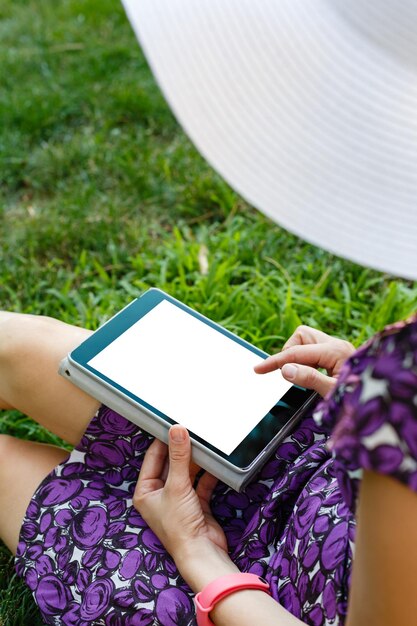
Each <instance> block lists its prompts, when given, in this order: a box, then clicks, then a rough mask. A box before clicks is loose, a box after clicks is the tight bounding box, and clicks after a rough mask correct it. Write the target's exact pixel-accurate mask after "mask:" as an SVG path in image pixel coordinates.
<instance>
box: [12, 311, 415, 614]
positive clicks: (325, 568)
mask: <svg viewBox="0 0 417 626" xmlns="http://www.w3.org/2000/svg"><path fill="white" fill-rule="evenodd" d="M416 328H417V324H416V323H414V325H413V324H412V325H410V326H407V327H405V326H399V327H395V328H394V329H393V328H391V329H389V330H388V331H386V333H385V334H382V335H380V336H377V338H376V339H375V340H374V342H371V343H370V344H368V345H367V346H366V347H364V348H363V349H361V350H360V351H358V352H357V353H356V354H355V355H354V356H353V357H352V358H351V359H350V361H349V362H348V364H347V365H346V367H345V369H344V371H343V372H342V374H341V377H340V384H339V385H338V387H337V389H336V390H335V392H334V394H333V395H332V396H331V397H330V398H329V399H328V400H327V401H325V402H324V403H322V404H321V405H320V406H319V407H318V409H317V412H316V415H315V418H316V421H314V420H313V419H312V418H311V417H308V418H306V419H305V420H304V421H303V422H302V424H301V425H299V427H298V428H297V429H296V430H295V431H294V433H293V434H292V435H291V436H290V437H288V438H287V439H286V440H285V441H284V442H282V443H281V444H280V446H279V447H278V449H277V451H276V453H275V455H274V456H273V457H272V458H271V459H270V460H269V461H268V462H267V463H266V464H265V466H264V467H263V469H262V470H261V472H260V474H259V475H258V477H257V478H256V480H255V481H254V482H253V483H252V484H250V485H249V486H248V487H247V488H246V489H245V491H244V492H243V493H237V492H235V491H233V490H232V489H230V488H228V487H226V486H225V485H223V484H219V485H218V486H217V488H216V490H215V493H214V494H213V498H212V510H213V513H214V515H215V516H216V518H217V519H218V520H219V522H220V524H221V525H222V527H223V529H224V531H225V533H226V536H227V540H228V546H229V552H230V556H231V558H232V559H233V561H234V562H235V563H236V564H237V565H238V566H239V568H240V569H241V570H242V571H251V572H254V573H257V574H259V575H262V576H263V577H264V578H266V580H267V581H268V582H269V583H270V586H271V591H272V595H273V597H274V598H275V599H276V600H277V601H278V602H280V603H281V604H282V605H283V606H284V607H285V608H287V609H288V610H289V611H291V612H292V613H293V614H294V615H296V616H297V617H299V618H300V619H302V620H303V621H304V622H305V623H306V624H311V625H313V626H324V625H326V626H327V625H331V624H343V622H344V618H345V615H346V609H347V594H348V588H349V576H350V570H351V562H352V546H353V542H354V534H355V519H354V514H353V510H354V500H355V493H356V491H355V490H356V488H357V484H356V483H355V481H357V478H358V470H359V469H360V468H361V467H372V468H373V469H375V470H377V471H382V472H383V473H389V474H391V475H394V476H396V477H397V478H399V479H400V480H403V481H404V482H406V483H407V484H408V485H410V486H411V487H412V488H416V486H415V476H416V474H415V465H416V459H417V451H416V447H415V443H416V440H415V432H416V415H415V404H414V403H413V400H412V398H414V395H413V394H412V389H413V388H414V390H415V389H416V387H415V382H416V381H415V376H416V368H415V359H414V360H413V358H412V355H414V356H415V355H416V354H417V332H416ZM410 342H411V343H410ZM410 355H411V356H410ZM368 379H369V380H370V379H372V380H374V381H377V383H374V382H371V383H370V384H368ZM394 404H395V407H394V408H395V410H394V408H393V406H394ZM335 425H336V427H335ZM331 430H334V434H333V437H332V444H333V458H332V456H331V455H330V453H329V451H328V448H327V445H326V441H327V433H328V432H330V431H331ZM393 432H395V437H396V438H395V437H394V438H393ZM388 434H390V436H389V437H388ZM387 437H388V439H387ZM151 440H152V438H151V437H150V436H149V435H147V434H146V433H144V432H142V431H140V430H139V429H138V428H137V427H136V426H134V425H133V424H131V423H130V422H129V421H127V420H126V419H124V418H123V417H121V416H120V415H118V414H116V413H114V412H113V411H111V410H110V409H108V408H106V407H101V409H100V410H99V412H98V414H97V415H96V416H95V418H93V420H92V422H91V423H90V425H89V427H88V429H87V431H86V433H85V436H84V437H83V439H82V441H81V443H80V445H79V446H77V447H76V448H75V449H74V451H73V452H72V453H71V454H70V456H69V458H68V460H67V461H65V462H64V463H62V464H61V465H59V466H58V467H57V468H55V470H54V471H53V472H52V473H51V474H50V475H49V476H48V477H47V478H46V479H45V480H44V481H43V482H42V484H41V485H40V486H39V488H38V489H37V491H36V493H35V494H34V496H33V498H32V501H31V503H30V505H29V508H28V510H27V513H26V517H25V520H24V522H23V525H22V529H21V535H20V542H19V546H18V551H17V556H16V568H17V571H18V573H19V575H21V576H22V577H23V578H24V579H25V581H26V583H27V585H28V586H29V587H30V589H31V590H32V592H33V595H34V598H35V600H36V602H37V604H38V605H39V608H40V610H41V612H42V615H43V619H44V621H45V623H46V624H54V625H58V624H59V625H61V624H64V625H65V626H87V625H90V624H96V625H103V626H124V625H126V626H139V625H141V626H146V625H150V624H155V625H156V626H159V625H161V626H179V625H182V626H192V625H194V624H195V623H196V622H195V613H194V603H193V593H192V592H191V590H190V589H189V588H188V586H187V584H186V583H185V581H184V580H183V579H182V578H181V576H180V575H179V573H178V571H177V569H176V567H175V564H174V562H173V561H172V559H171V557H170V556H169V555H168V554H167V553H166V551H165V549H164V548H163V546H162V545H161V543H160V542H159V540H158V539H157V537H156V536H155V535H154V533H153V532H152V531H151V530H150V529H149V528H148V527H147V525H146V523H145V522H144V520H143V519H142V518H141V516H140V515H139V513H137V512H136V511H135V509H134V508H133V507H132V495H133V491H134V488H135V484H136V480H137V476H138V471H139V469H140V466H141V463H142V460H143V456H144V454H145V452H146V450H147V448H148V446H149V443H150V442H151ZM398 451H400V452H401V457H400V455H399V453H398ZM413 463H414V465H413ZM413 468H414V469H413ZM352 480H353V482H352ZM203 566H204V564H202V567H203Z"/></svg>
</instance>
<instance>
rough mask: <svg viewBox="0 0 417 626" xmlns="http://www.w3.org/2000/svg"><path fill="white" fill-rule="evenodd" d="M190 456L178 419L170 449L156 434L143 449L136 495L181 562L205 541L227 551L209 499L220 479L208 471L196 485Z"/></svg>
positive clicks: (144, 513)
mask: <svg viewBox="0 0 417 626" xmlns="http://www.w3.org/2000/svg"><path fill="white" fill-rule="evenodd" d="M168 456H169V464H168V468H167V457H168ZM190 462H191V443H190V438H189V435H188V432H187V430H186V429H185V428H184V427H183V426H180V425H179V424H177V425H175V426H172V427H171V429H170V431H169V453H168V448H167V446H166V445H165V444H164V443H162V442H161V441H159V440H157V439H155V441H154V442H153V443H152V444H151V446H150V447H149V449H148V451H147V453H146V455H145V458H144V461H143V465H142V469H141V471H140V474H139V480H138V483H137V485H136V489H135V494H134V496H133V505H134V507H135V508H136V509H137V510H138V511H139V513H140V514H141V515H142V517H143V519H144V520H145V521H146V522H147V524H148V525H149V526H150V527H151V528H152V530H153V531H154V533H155V534H156V535H157V537H158V538H159V540H160V541H161V542H162V543H163V545H164V546H165V548H166V549H167V551H168V552H169V553H170V554H171V556H172V557H173V558H174V560H175V561H176V562H177V560H178V562H177V565H179V561H181V560H182V558H183V555H184V554H185V552H186V553H187V554H190V553H192V551H193V550H194V548H195V550H194V551H197V550H199V549H201V547H202V546H204V550H205V551H206V550H207V548H209V549H211V548H213V549H215V550H216V551H221V552H223V553H225V555H226V556H227V542H226V537H225V535H224V532H223V531H222V529H221V527H220V526H219V524H218V523H217V522H216V520H215V519H214V517H213V516H212V515H211V512H210V505H209V500H210V497H211V494H212V492H213V489H214V487H215V485H216V482H217V479H216V478H214V476H212V475H211V474H208V473H207V472H206V473H204V474H203V475H202V477H201V478H200V480H199V482H198V485H197V489H196V490H195V489H193V482H194V479H195V474H196V473H197V469H198V468H197V466H195V465H194V466H192V465H191V467H190ZM165 476H166V480H165ZM227 558H228V557H227Z"/></svg>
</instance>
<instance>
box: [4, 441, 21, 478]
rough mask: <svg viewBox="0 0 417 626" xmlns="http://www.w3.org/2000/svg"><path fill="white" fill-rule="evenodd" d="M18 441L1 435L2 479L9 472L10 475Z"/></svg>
mask: <svg viewBox="0 0 417 626" xmlns="http://www.w3.org/2000/svg"><path fill="white" fill-rule="evenodd" d="M17 441H18V440H17V439H16V437H11V436H10V435H2V434H0V477H1V476H3V475H4V474H5V473H6V472H7V470H8V472H9V473H10V459H11V456H12V454H13V451H14V449H15V446H16V442H17Z"/></svg>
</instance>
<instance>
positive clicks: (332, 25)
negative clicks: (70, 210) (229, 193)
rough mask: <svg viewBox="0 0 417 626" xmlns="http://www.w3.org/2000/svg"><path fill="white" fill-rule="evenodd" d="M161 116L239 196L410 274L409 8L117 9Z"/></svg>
mask: <svg viewBox="0 0 417 626" xmlns="http://www.w3.org/2000/svg"><path fill="white" fill-rule="evenodd" d="M123 4H124V6H125V9H126V12H127V14H128V17H129V19H130V21H131V24H132V26H133V28H134V30H135V32H136V35H137V37H138V39H139V42H140V44H141V46H142V48H143V51H144V53H145V55H146V57H147V59H148V62H149V64H150V67H151V69H152V71H153V73H154V75H155V78H156V79H157V82H158V84H159V86H160V88H161V90H162V92H163V94H164V96H165V98H166V100H167V102H168V104H169V105H170V107H171V109H172V111H173V113H174V114H175V116H176V117H177V119H178V121H179V122H180V124H181V125H182V127H183V128H184V130H185V132H186V133H187V134H188V136H189V137H190V139H191V140H192V141H193V143H194V144H195V145H196V147H197V149H198V150H199V151H200V153H201V154H202V155H203V156H204V157H205V159H206V160H207V161H208V162H209V163H210V164H211V166H213V167H214V168H215V169H216V170H217V172H219V174H220V175H221V176H222V177H223V178H224V179H225V180H226V181H227V182H228V183H229V184H230V186H231V187H232V188H234V189H235V190H236V191H237V192H238V193H239V194H240V195H241V196H242V197H243V198H245V199H246V200H247V201H248V202H249V203H250V204H252V205H253V206H254V207H256V208H257V209H259V210H260V211H262V212H263V213H265V214H266V215H267V216H269V217H270V218H272V219H273V220H275V221H276V222H277V223H278V224H280V225H282V226H283V227H284V228H286V229H288V230H289V231H291V232H293V233H295V234H296V235H298V236H300V237H302V238H303V239H305V240H307V241H309V242H311V243H314V244H316V245H318V246H321V247H322V248H325V249H326V250H329V251H330V252H333V253H335V254H337V255H340V256H342V257H345V258H348V259H351V260H353V261H356V262H358V263H360V264H362V265H366V266H369V267H372V268H375V269H378V270H381V271H386V272H389V273H391V274H395V275H397V276H401V277H404V278H410V279H417V0H123Z"/></svg>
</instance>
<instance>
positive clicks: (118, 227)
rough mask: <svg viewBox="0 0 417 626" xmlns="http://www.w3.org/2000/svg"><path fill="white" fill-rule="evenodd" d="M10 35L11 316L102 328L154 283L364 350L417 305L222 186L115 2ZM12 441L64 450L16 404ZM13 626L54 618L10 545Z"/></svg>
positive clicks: (2, 20) (398, 288)
mask: <svg viewBox="0 0 417 626" xmlns="http://www.w3.org/2000/svg"><path fill="white" fill-rule="evenodd" d="M0 32H1V37H0V42H1V43H0V67H1V72H0V120H1V130H0V237H1V239H0V309H11V310H14V311H19V312H22V313H35V314H43V315H52V316H55V317H58V318H60V319H63V320H65V321H67V322H72V323H75V324H80V325H85V326H87V327H89V328H96V327H97V326H98V325H99V324H101V323H102V322H104V321H105V320H106V319H108V318H109V317H110V316H111V315H112V314H113V313H115V312H116V311H117V310H118V309H119V308H121V307H122V306H124V305H125V304H126V303H127V302H129V301H130V300H131V299H132V298H134V297H136V296H138V295H139V294H140V293H142V292H143V291H144V290H145V289H147V288H148V287H151V286H156V287H159V288H161V289H164V290H165V291H168V292H169V293H171V294H172V295H173V296H175V297H177V298H179V299H181V300H183V301H185V302H186V303H187V304H189V305H191V306H193V307H195V308H197V309H198V310H199V311H201V312H202V313H204V314H205V315H208V316H209V317H211V318H213V319H214V320H216V321H217V322H220V323H222V324H224V325H225V326H226V327H227V328H229V329H230V330H232V331H234V332H236V333H238V334H240V335H241V336H243V337H244V338H246V339H248V340H249V341H251V342H254V343H256V344H257V345H258V346H259V347H261V348H263V349H265V350H267V351H274V350H277V349H279V347H280V345H281V344H282V342H283V340H284V339H285V338H286V337H288V336H289V334H290V333H291V332H292V331H293V330H294V328H295V327H296V326H297V325H298V324H299V323H300V322H303V323H305V324H310V325H313V326H316V327H319V328H322V329H323V330H326V331H328V332H331V333H335V334H337V335H339V336H342V337H344V338H347V339H350V340H351V341H353V342H354V343H355V344H356V345H358V344H360V343H361V342H363V341H364V340H365V339H366V338H367V337H369V336H370V335H371V334H372V333H374V332H375V331H376V330H378V329H380V328H381V327H383V326H384V325H385V324H387V323H389V322H391V321H394V320H396V319H400V318H404V317H406V316H407V315H408V314H409V313H410V312H411V311H413V310H414V309H417V285H416V284H412V283H410V282H406V281H401V280H396V279H394V278H392V277H390V276H387V275H383V274H381V273H378V272H374V271H371V270H367V269H363V268H361V267H359V266H357V265H354V264H352V263H350V262H347V261H343V260H341V259H338V258H336V257H334V256H332V255H330V254H328V253H327V252H324V251H322V250H320V249H318V248H315V247H313V246H310V245H308V244H306V243H304V242H302V241H300V240H299V239H297V238H296V237H294V236H292V235H291V234H289V233H288V232H285V231H284V230H282V229H281V228H279V227H278V226H277V225H274V224H273V223H271V222H270V221H269V220H268V219H266V218H265V217H263V216H262V215H261V214H259V213H258V212H257V211H256V210H254V209H253V208H252V207H251V206H249V205H248V204H247V203H246V202H245V201H244V200H243V199H241V198H240V197H239V196H238V195H237V194H236V193H234V192H233V191H232V190H231V189H230V188H229V186H228V185H227V184H226V183H225V182H224V181H222V179H221V178H220V177H219V176H218V175H217V174H216V173H215V172H214V171H213V170H212V169H211V168H210V167H209V166H208V165H207V163H205V162H204V160H203V159H202V158H201V157H200V155H199V154H198V153H197V152H196V150H195V149H194V147H193V146H192V145H191V143H190V142H189V140H188V139H187V137H186V136H185V135H184V133H183V132H182V130H181V128H180V127H179V126H178V124H177V122H176V121H175V119H174V118H173V116H172V114H171V112H170V111H169V109H168V107H167V105H166V103H165V101H164V99H163V97H162V96H161V94H160V92H159V90H158V88H157V86H156V85H155V82H154V80H153V77H152V75H151V73H150V71H149V68H148V66H147V64H146V61H145V59H144V57H143V55H142V53H141V51H140V48H139V46H138V45H137V43H136V40H135V38H134V36H133V34H132V32H131V29H130V26H129V24H128V22H127V19H126V17H125V14H124V12H123V10H122V8H121V5H120V4H119V2H118V1H117V0H100V1H99V0H60V1H59V2H56V1H54V0H41V1H40V2H39V0H38V1H36V2H35V0H14V1H12V0H2V3H1V6H0ZM313 209H314V207H312V212H313ZM0 432H2V433H9V434H13V435H17V436H19V437H24V438H31V439H37V440H39V441H50V442H57V439H56V438H55V437H54V436H53V435H52V434H50V433H48V432H46V431H45V430H44V429H42V428H41V427H40V426H39V425H37V424H35V423H34V422H32V421H31V420H30V419H29V418H27V417H25V416H23V415H21V414H19V413H18V412H13V411H10V412H5V413H3V414H2V418H1V420H0ZM0 624H2V625H3V626H6V625H7V626H18V625H24V626H29V625H30V626H37V625H40V624H42V621H41V620H40V618H39V615H38V612H37V610H36V607H35V605H34V603H33V601H32V599H31V596H30V594H29V592H28V591H26V589H25V588H24V586H23V585H22V584H21V583H20V582H19V581H18V580H16V578H15V576H14V573H13V564H12V558H11V556H10V554H9V552H8V551H7V550H6V549H5V548H4V547H3V548H0Z"/></svg>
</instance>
